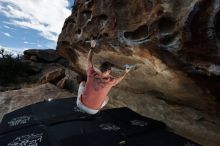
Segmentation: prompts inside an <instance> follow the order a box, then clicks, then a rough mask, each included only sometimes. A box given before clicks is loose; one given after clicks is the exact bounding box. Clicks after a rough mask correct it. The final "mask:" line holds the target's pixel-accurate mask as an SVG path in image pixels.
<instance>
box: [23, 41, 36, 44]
mask: <svg viewBox="0 0 220 146" xmlns="http://www.w3.org/2000/svg"><path fill="white" fill-rule="evenodd" d="M24 44H30V45H35V44H36V43H30V42H27V41H24Z"/></svg>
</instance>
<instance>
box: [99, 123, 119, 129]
mask: <svg viewBox="0 0 220 146" xmlns="http://www.w3.org/2000/svg"><path fill="white" fill-rule="evenodd" d="M99 127H100V128H101V129H102V130H107V131H118V130H120V127H118V126H116V125H114V124H111V123H106V124H100V125H99Z"/></svg>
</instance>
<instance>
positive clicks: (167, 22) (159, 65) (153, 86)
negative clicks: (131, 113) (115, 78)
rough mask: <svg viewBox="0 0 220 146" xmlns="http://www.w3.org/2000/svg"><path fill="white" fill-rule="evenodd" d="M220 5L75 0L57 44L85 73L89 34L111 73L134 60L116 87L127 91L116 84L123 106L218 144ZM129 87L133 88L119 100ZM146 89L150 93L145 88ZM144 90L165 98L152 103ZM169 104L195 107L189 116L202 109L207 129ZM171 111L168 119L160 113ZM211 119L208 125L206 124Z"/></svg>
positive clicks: (187, 0) (97, 59)
mask: <svg viewBox="0 0 220 146" xmlns="http://www.w3.org/2000/svg"><path fill="white" fill-rule="evenodd" d="M219 10H220V1H219V0H213V1H207V0H184V1H183V0H175V1H171V0H166V1H165V0H154V1H151V0H147V1H146V0H135V1H127V0H109V1H103V0H76V1H75V5H74V7H73V10H72V14H71V15H70V16H69V17H68V18H67V19H66V21H65V23H64V25H63V29H62V32H61V34H60V35H59V38H58V42H57V51H58V52H59V54H60V55H62V56H63V57H65V58H67V59H68V60H69V61H70V62H71V64H72V66H73V68H74V70H76V71H77V72H79V73H81V75H85V69H86V57H87V54H88V52H89V48H90V44H89V41H90V40H91V39H92V38H95V39H96V40H97V47H96V49H95V55H94V58H93V62H94V64H95V67H97V66H98V65H99V64H100V63H102V62H103V61H109V62H111V63H112V64H114V69H113V72H114V74H120V73H121V72H122V71H123V69H124V68H123V66H124V65H125V64H130V65H134V68H133V69H132V71H131V72H130V74H129V75H128V76H127V77H126V78H125V79H124V80H123V82H121V84H120V85H118V86H116V87H115V88H116V89H120V90H126V91H127V92H123V93H122V92H118V93H117V98H118V99H119V100H116V98H113V100H116V101H115V103H118V102H120V101H121V100H122V103H123V105H124V106H129V107H130V106H133V108H134V109H136V110H137V111H139V112H142V113H144V114H145V115H154V118H155V119H160V120H163V121H164V122H166V123H167V124H168V125H169V127H170V128H171V129H172V130H174V131H176V132H179V133H181V129H183V128H185V129H187V130H188V132H186V133H185V135H187V136H188V137H190V138H191V139H195V140H196V141H198V142H199V143H201V144H202V145H207V144H208V145H220V144H219V141H218V140H216V139H215V140H213V137H214V136H216V135H217V134H219V130H215V129H220V123H219V121H220V98H219V97H220V90H219V83H220V74H219V66H220V51H219V50H220V45H219V44H220V37H219V36H220V35H219V33H220V31H219V30H220V29H219V26H220V25H218V24H220V19H219V18H220V11H219ZM130 94H134V96H132V97H131V98H130V101H129V102H124V100H125V99H126V97H129V96H130ZM148 94H151V95H152V97H149V96H144V95H148ZM142 95H143V96H142ZM110 97H112V95H110ZM149 98H159V99H160V100H161V101H162V102H164V103H169V104H167V105H166V104H160V106H156V105H158V104H159V102H160V101H158V100H152V104H148V103H147V102H148V100H150V99H149ZM132 102H135V103H136V104H134V105H132ZM173 105H178V107H179V106H181V107H183V108H186V109H192V110H193V111H198V112H191V111H189V113H192V116H194V115H195V117H197V116H198V117H200V114H202V118H198V119H195V121H196V120H198V121H203V122H204V123H205V124H204V126H203V128H204V127H205V129H206V130H207V131H206V132H207V133H210V135H209V134H207V135H206V136H207V137H206V136H205V134H204V131H205V130H204V131H203V132H201V133H200V132H199V129H200V126H199V124H198V126H197V122H193V126H195V127H196V128H195V127H194V128H193V129H194V130H190V128H191V127H192V123H191V122H192V121H191V119H190V118H184V117H185V116H186V117H187V116H191V114H189V113H186V114H189V115H184V114H182V115H181V113H180V114H179V115H176V114H175V111H173V110H169V108H167V107H173ZM151 109H152V110H153V111H152V110H151ZM161 109H163V110H164V111H163V112H164V113H162V112H160V111H161ZM153 113H154V114H153ZM166 114H168V115H166ZM172 115H173V116H174V117H173V119H171V120H170V119H168V118H161V116H172ZM182 120H183V121H186V122H185V123H182V122H181V121H182ZM207 121H209V122H207ZM207 123H208V124H207ZM211 123H213V125H212V126H214V127H212V126H211V127H212V128H209V126H210V124H211ZM215 126H216V127H215ZM187 130H185V131H187ZM211 133H215V134H211ZM211 135H212V136H211ZM203 138H204V141H203ZM205 138H206V139H205ZM205 140H206V142H205Z"/></svg>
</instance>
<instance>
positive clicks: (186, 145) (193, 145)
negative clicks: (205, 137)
mask: <svg viewBox="0 0 220 146" xmlns="http://www.w3.org/2000/svg"><path fill="white" fill-rule="evenodd" d="M184 146H198V145H195V144H193V143H190V142H187V143H185V144H184Z"/></svg>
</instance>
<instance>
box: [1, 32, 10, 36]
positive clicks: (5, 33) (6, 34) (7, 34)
mask: <svg viewBox="0 0 220 146" xmlns="http://www.w3.org/2000/svg"><path fill="white" fill-rule="evenodd" d="M2 33H3V34H4V35H5V36H7V37H12V36H11V35H10V33H7V32H2Z"/></svg>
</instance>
